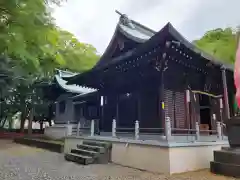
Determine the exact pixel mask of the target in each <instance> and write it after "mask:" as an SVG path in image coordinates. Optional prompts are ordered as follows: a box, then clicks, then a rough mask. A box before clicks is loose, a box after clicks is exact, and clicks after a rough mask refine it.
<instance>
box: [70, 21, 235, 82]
mask: <svg viewBox="0 0 240 180" xmlns="http://www.w3.org/2000/svg"><path fill="white" fill-rule="evenodd" d="M167 37H171V39H174V41H176V42H177V43H179V46H180V47H182V48H184V49H186V51H188V52H189V53H191V54H193V55H194V56H195V57H197V58H198V59H199V58H201V59H202V60H205V61H206V63H207V61H210V62H212V64H215V65H217V66H219V68H221V67H223V68H226V69H228V70H230V71H233V66H231V65H228V64H225V63H222V62H221V61H218V60H216V59H215V58H214V57H213V56H211V55H209V54H207V53H205V52H203V51H201V50H199V49H198V48H197V47H196V46H195V45H194V44H192V43H190V42H189V41H188V40H186V39H185V38H184V37H183V36H182V35H181V34H180V33H179V32H178V31H177V30H176V29H175V28H174V27H173V26H172V25H171V23H167V24H166V25H165V26H164V27H163V28H162V29H161V30H160V31H159V32H157V33H156V34H155V35H153V36H152V37H151V38H150V39H149V40H147V41H145V42H144V43H142V44H140V45H139V46H138V47H137V48H135V49H132V50H129V51H128V52H126V53H124V54H122V55H121V56H118V57H116V58H113V59H111V61H108V63H106V64H104V65H102V66H101V67H97V68H93V69H92V70H89V71H87V72H84V73H82V74H79V75H76V76H74V77H71V78H66V80H68V83H67V84H81V83H82V82H84V83H83V84H82V85H85V86H88V84H89V83H87V79H89V78H88V77H87V76H92V78H93V77H94V78H97V77H98V75H97V74H98V73H99V72H103V71H104V70H105V69H107V68H108V67H110V66H112V65H113V66H116V65H117V64H118V63H120V62H121V61H124V62H125V61H129V60H131V59H134V58H136V57H137V56H138V54H144V53H147V52H149V51H151V50H152V49H153V48H154V47H156V46H158V45H159V43H160V42H161V41H165V40H164V39H166V38H167ZM193 59H194V58H193ZM201 59H199V60H201ZM193 62H194V60H193ZM92 78H91V79H92ZM89 85H90V84H89Z"/></svg>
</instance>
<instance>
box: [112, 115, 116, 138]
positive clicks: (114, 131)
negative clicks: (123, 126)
mask: <svg viewBox="0 0 240 180" xmlns="http://www.w3.org/2000/svg"><path fill="white" fill-rule="evenodd" d="M112 137H116V119H113V121H112Z"/></svg>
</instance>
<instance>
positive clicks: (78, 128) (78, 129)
mask: <svg viewBox="0 0 240 180" xmlns="http://www.w3.org/2000/svg"><path fill="white" fill-rule="evenodd" d="M80 127H81V124H80V121H78V125H77V136H79V132H80Z"/></svg>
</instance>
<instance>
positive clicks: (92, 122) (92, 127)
mask: <svg viewBox="0 0 240 180" xmlns="http://www.w3.org/2000/svg"><path fill="white" fill-rule="evenodd" d="M91 136H94V120H91Z"/></svg>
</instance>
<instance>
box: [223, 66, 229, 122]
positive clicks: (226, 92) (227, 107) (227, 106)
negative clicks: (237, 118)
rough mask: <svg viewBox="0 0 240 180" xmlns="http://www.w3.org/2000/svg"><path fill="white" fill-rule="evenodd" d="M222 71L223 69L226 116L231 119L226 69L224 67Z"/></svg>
mask: <svg viewBox="0 0 240 180" xmlns="http://www.w3.org/2000/svg"><path fill="white" fill-rule="evenodd" d="M221 71H222V81H223V91H224V94H223V97H224V107H225V112H226V118H227V119H230V110H229V100H228V87H227V77H226V69H225V68H222V69H221Z"/></svg>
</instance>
